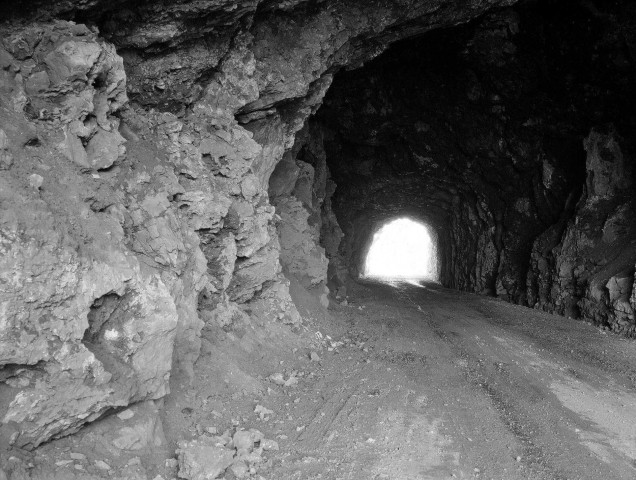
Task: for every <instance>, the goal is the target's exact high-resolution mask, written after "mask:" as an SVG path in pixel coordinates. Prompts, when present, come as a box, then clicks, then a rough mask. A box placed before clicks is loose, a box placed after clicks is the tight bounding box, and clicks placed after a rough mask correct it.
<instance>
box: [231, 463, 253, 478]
mask: <svg viewBox="0 0 636 480" xmlns="http://www.w3.org/2000/svg"><path fill="white" fill-rule="evenodd" d="M230 471H231V472H232V473H233V474H234V476H235V477H236V478H245V477H247V476H249V473H250V470H249V468H248V466H247V463H245V462H244V461H243V460H237V461H235V462H234V463H233V464H232V465H230Z"/></svg>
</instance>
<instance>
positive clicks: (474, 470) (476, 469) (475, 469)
mask: <svg viewBox="0 0 636 480" xmlns="http://www.w3.org/2000/svg"><path fill="white" fill-rule="evenodd" d="M473 472H475V473H479V472H481V470H480V469H478V468H477V467H475V468H473Z"/></svg>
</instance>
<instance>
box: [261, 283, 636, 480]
mask: <svg viewBox="0 0 636 480" xmlns="http://www.w3.org/2000/svg"><path fill="white" fill-rule="evenodd" d="M333 313H334V316H335V317H338V318H339V319H340V320H339V321H340V322H343V325H344V326H345V328H346V332H345V333H344V334H343V335H342V336H341V337H340V338H332V339H329V340H328V342H327V345H328V346H329V345H332V346H333V348H332V347H330V348H331V351H329V350H326V351H325V352H324V354H322V353H321V355H322V356H321V359H320V362H319V363H320V367H319V368H318V369H317V371H316V375H315V376H314V379H313V380H312V381H311V382H309V381H304V382H302V383H301V385H300V386H299V387H298V388H297V389H296V390H294V391H289V392H287V393H286V395H287V400H288V401H287V402H282V403H280V404H279V408H280V409H282V410H284V412H282V414H283V416H284V417H283V418H286V419H287V420H288V421H286V422H283V423H282V424H281V426H280V428H281V429H280V430H279V432H278V433H279V435H278V438H279V439H281V440H280V443H281V450H280V452H279V454H278V456H277V457H276V458H275V459H274V461H273V462H272V468H271V470H270V471H269V472H267V478H268V479H318V478H321V479H347V480H348V479H391V480H407V479H434V480H438V479H452V478H460V479H461V478H484V479H486V478H487V479H504V480H514V479H590V480H601V479H616V480H619V479H625V480H627V479H630V480H633V479H634V478H636V342H633V341H628V340H625V339H621V338H618V337H616V336H613V335H609V334H604V333H603V332H601V331H599V330H598V329H596V328H594V327H592V326H590V325H588V324H585V323H583V322H580V321H573V320H568V319H564V318H561V317H555V316H552V315H548V314H543V313H541V312H537V311H533V310H531V309H527V308H523V307H517V306H514V305H510V304H506V303H503V302H500V301H498V300H495V299H489V298H485V297H481V296H476V295H467V294H462V293H459V292H455V291H450V290H445V289H441V288H439V287H437V286H433V285H429V286H426V287H417V286H414V285H409V284H402V285H400V286H399V288H394V287H392V286H387V285H368V286H366V287H360V288H359V289H358V290H357V291H356V292H354V293H353V294H352V295H351V297H350V299H349V304H348V305H347V306H338V307H337V308H336V311H335V312H333ZM341 342H344V343H343V344H341ZM272 400H273V399H272ZM283 400H284V397H283ZM285 416H286V417H285Z"/></svg>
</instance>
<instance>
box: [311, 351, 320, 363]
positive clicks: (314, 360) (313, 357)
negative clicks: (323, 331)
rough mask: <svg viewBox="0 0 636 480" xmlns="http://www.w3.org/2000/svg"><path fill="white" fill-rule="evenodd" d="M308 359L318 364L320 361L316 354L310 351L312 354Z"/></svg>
mask: <svg viewBox="0 0 636 480" xmlns="http://www.w3.org/2000/svg"><path fill="white" fill-rule="evenodd" d="M309 359H310V360H311V361H312V362H319V361H320V356H319V355H318V354H317V353H316V352H313V351H312V352H311V353H310V354H309Z"/></svg>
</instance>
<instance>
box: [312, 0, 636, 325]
mask: <svg viewBox="0 0 636 480" xmlns="http://www.w3.org/2000/svg"><path fill="white" fill-rule="evenodd" d="M633 9H634V7H633V5H631V4H628V3H621V2H617V3H614V4H612V5H603V7H598V8H597V6H595V4H593V3H590V2H565V3H564V4H563V5H561V7H560V8H559V7H556V8H555V6H554V5H552V4H551V3H550V2H538V3H536V4H534V3H533V4H529V5H520V6H519V7H515V8H511V9H504V10H499V11H497V12H493V13H490V14H487V15H485V16H484V17H482V18H480V19H479V20H476V21H475V22H473V23H471V24H469V25H466V26H463V27H456V28H453V29H449V30H448V31H438V32H431V33H429V34H427V35H424V36H422V37H421V38H418V39H417V40H410V41H409V42H408V43H407V42H404V43H400V44H396V45H394V46H393V47H391V49H390V50H389V51H388V52H387V54H386V55H384V56H383V57H381V58H378V59H377V60H374V61H373V62H371V63H370V64H368V65H367V66H365V67H364V68H362V69H360V70H356V71H351V72H347V73H346V74H342V75H340V76H339V77H338V78H336V80H335V82H334V84H333V85H332V87H331V89H330V90H329V92H328V93H327V95H326V98H325V101H324V104H323V107H322V108H321V109H320V110H319V112H318V114H317V115H316V117H315V119H312V120H311V122H315V123H316V127H314V128H316V129H320V128H321V129H322V130H323V133H322V135H323V137H324V138H327V139H329V141H328V142H327V143H326V144H325V149H326V151H327V163H328V167H329V168H330V170H331V172H332V176H333V179H334V181H335V183H336V184H337V188H336V193H335V195H334V197H333V205H334V211H335V213H336V216H337V219H338V221H339V223H340V225H341V227H342V229H343V232H344V238H343V240H342V243H341V248H340V252H339V253H340V257H341V262H342V263H344V264H345V265H346V266H347V268H348V270H349V272H350V273H351V274H352V275H353V276H358V275H359V274H360V272H361V267H362V264H363V262H364V258H365V255H366V252H367V251H368V246H369V244H368V242H369V238H370V237H371V236H372V234H373V232H374V231H375V230H377V228H378V227H379V226H380V225H381V224H382V223H384V222H386V221H387V220H388V219H391V218H394V217H396V216H414V217H415V218H417V219H419V220H421V221H424V222H426V223H428V224H430V225H431V226H432V227H433V228H434V229H435V230H436V231H437V233H438V236H439V238H440V246H441V249H440V261H441V263H442V265H441V277H440V278H441V282H442V283H443V284H444V285H445V286H448V287H451V288H458V289H461V290H466V291H472V292H478V293H485V294H489V295H496V296H498V297H500V298H502V299H505V300H508V301H511V302H515V303H518V304H521V305H527V306H530V307H535V308H541V309H544V310H546V311H549V312H555V313H559V314H562V315H566V316H570V317H573V318H580V317H583V318H585V319H588V320H590V321H593V322H594V323H596V324H598V325H601V326H603V327H604V328H610V329H612V330H614V331H616V332H620V333H624V334H627V335H630V336H634V335H636V322H635V320H634V307H635V305H634V303H633V298H634V294H633V284H634V263H635V261H636V251H635V250H634V245H635V244H636V231H635V230H634V224H635V223H636V217H635V216H634V214H633V213H632V212H634V211H635V210H634V197H635V195H634V192H635V190H634V173H635V172H634V137H633V132H634V131H636V130H635V127H636V120H635V118H636V117H635V115H634V111H633V108H632V105H634V104H635V103H634V100H636V99H635V98H634V91H633V88H632V86H633V85H634V81H635V80H636V49H635V46H636V43H635V40H636V36H634V32H635V31H636V29H635V27H636V24H634V18H636V17H635V16H634V10H633ZM565 24H567V25H568V26H569V27H568V28H564V27H563V25H565Z"/></svg>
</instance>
